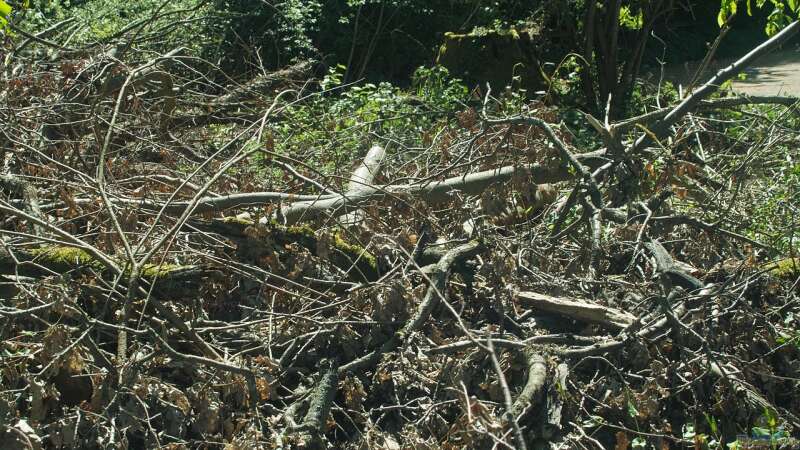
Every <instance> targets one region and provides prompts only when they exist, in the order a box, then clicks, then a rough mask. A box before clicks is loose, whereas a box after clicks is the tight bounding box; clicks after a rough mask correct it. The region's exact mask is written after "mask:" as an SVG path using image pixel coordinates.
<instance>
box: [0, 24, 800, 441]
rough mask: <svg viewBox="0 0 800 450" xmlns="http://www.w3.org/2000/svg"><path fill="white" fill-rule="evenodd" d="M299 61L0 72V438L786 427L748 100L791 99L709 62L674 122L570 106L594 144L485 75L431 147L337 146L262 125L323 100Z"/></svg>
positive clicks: (99, 63) (786, 315) (791, 317)
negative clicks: (482, 94) (764, 91)
mask: <svg viewBox="0 0 800 450" xmlns="http://www.w3.org/2000/svg"><path fill="white" fill-rule="evenodd" d="M797 26H798V24H792V25H791V26H789V27H787V28H786V30H785V31H784V32H783V33H784V34H781V35H779V36H778V37H776V38H774V39H773V40H771V41H769V42H768V43H767V44H765V47H764V48H761V49H759V50H757V52H763V51H764V49H768V48H770V47H771V46H774V45H776V44H777V43H778V42H780V41H781V40H782V39H784V38H786V37H787V36H789V35H790V34H791V33H793V32H794V31H795V29H796V28H797ZM756 56H757V55H756ZM752 57H753V56H752V55H749V56H746V57H745V58H743V59H742V60H741V61H740V62H739V63H737V64H735V65H733V66H731V67H730V68H729V69H727V71H725V72H724V73H723V72H721V74H720V75H719V76H718V78H726V77H727V78H730V77H731V76H734V75H735V74H736V72H737V71H740V70H742V69H743V67H744V66H745V65H746V64H747V63H748V62H749V61H750V60H751V59H752ZM313 66H314V65H313V64H310V63H303V64H298V65H295V66H292V67H290V68H288V69H286V70H284V71H281V72H278V73H274V74H267V75H265V76H264V77H263V79H260V80H258V81H257V82H251V83H245V84H238V85H231V86H228V87H226V88H221V87H220V86H219V84H218V83H217V82H216V81H213V80H212V79H211V78H210V77H209V76H208V75H207V74H208V73H209V71H211V70H213V65H211V64H210V63H207V62H204V61H202V60H198V59H196V58H193V57H187V56H182V50H181V49H176V50H174V51H171V52H168V53H166V54H164V55H158V56H155V57H152V56H151V57H149V58H147V57H145V56H144V55H137V54H136V53H135V52H132V53H129V54H127V55H125V57H122V56H120V55H117V54H115V53H114V52H113V51H107V52H104V51H99V50H97V49H94V51H91V52H88V51H87V52H85V53H81V54H71V53H65V54H64V55H61V56H59V57H56V58H55V59H52V60H47V61H35V63H32V64H28V65H21V66H18V67H17V68H15V69H13V70H10V71H7V73H6V74H5V75H4V76H5V77H6V80H4V81H5V84H4V85H3V86H4V87H3V88H2V92H0V97H2V99H3V101H4V106H3V107H2V110H0V115H1V116H2V117H3V123H4V126H3V128H2V134H0V140H1V141H0V149H2V152H3V156H4V174H3V177H2V179H1V180H0V189H2V193H3V198H2V200H0V212H2V219H3V226H2V230H0V235H1V236H2V244H3V247H2V252H0V274H2V275H1V276H2V285H1V286H2V295H1V296H2V301H0V333H2V339H3V343H2V354H3V357H2V361H1V362H0V365H2V368H3V371H2V386H3V388H2V391H0V417H2V422H0V424H2V429H0V433H3V434H2V438H1V439H2V441H3V442H11V443H13V445H15V446H16V447H10V448H162V447H163V448H200V447H207V448H222V447H223V446H226V447H225V448H274V447H278V446H281V447H284V448H286V447H308V448H322V447H324V446H326V445H328V444H330V445H333V446H335V447H339V448H367V447H370V446H377V447H382V448H401V447H414V448H456V447H458V448H492V447H496V448H503V447H505V448H532V447H534V446H540V445H543V444H548V445H551V446H553V447H559V448H575V447H580V448H591V447H595V448H607V447H610V446H613V445H616V446H617V447H618V448H626V447H627V445H628V443H630V442H632V441H634V440H640V441H647V442H650V443H651V444H652V445H654V446H655V447H656V448H672V447H679V446H683V445H687V446H695V445H701V444H707V441H708V440H709V439H716V440H717V441H718V442H719V441H721V440H724V441H725V442H731V441H733V440H734V439H736V436H737V434H740V433H742V430H745V431H747V430H749V429H751V428H753V427H760V428H763V427H764V426H768V427H771V433H773V434H776V433H785V434H787V435H788V434H790V433H796V432H797V431H796V430H797V429H798V427H800V419H798V415H799V414H800V397H798V396H797V394H796V392H797V391H798V389H797V383H798V377H800V365H798V356H800V346H798V338H800V334H797V319H796V317H800V316H799V315H800V304H798V302H797V296H796V295H797V280H796V278H797V274H798V272H800V271H798V270H797V269H796V268H795V267H794V265H795V263H796V262H797V261H796V259H792V258H789V259H786V260H784V261H782V262H780V263H778V264H773V265H770V264H768V263H766V262H765V261H766V260H767V259H769V257H774V256H776V255H778V254H780V250H781V248H780V245H782V244H781V242H783V241H782V239H784V238H785V237H786V236H791V233H793V229H792V228H791V227H786V228H779V226H780V225H779V224H780V223H782V222H781V221H780V220H778V218H777V217H776V218H775V222H774V224H773V225H774V226H775V228H773V229H772V231H773V232H774V233H773V234H774V235H779V236H778V238H776V239H766V238H769V237H770V235H769V233H761V234H759V233H754V232H753V229H754V228H753V222H752V221H753V219H754V211H755V210H756V208H757V207H758V204H757V203H756V201H757V200H758V199H759V198H760V197H759V192H758V189H756V188H754V186H757V184H758V183H759V182H763V180H764V179H766V177H767V176H769V175H770V174H774V173H775V172H770V170H774V167H772V168H771V166H770V165H769V164H770V151H769V150H771V149H779V148H784V149H785V147H786V145H787V142H788V143H791V142H794V143H796V142H797V133H796V130H795V129H792V128H791V127H785V126H784V124H785V123H786V121H793V120H796V119H795V118H793V117H791V116H789V115H782V116H779V117H778V118H775V114H774V112H771V113H770V114H771V115H772V117H769V116H762V115H759V113H758V112H749V110H747V109H746V108H747V107H748V105H751V104H753V103H773V104H776V105H779V106H778V107H779V108H782V109H781V111H786V112H791V113H793V112H795V108H796V105H795V103H794V102H789V101H788V100H787V99H785V98H780V99H768V98H759V99H747V98H737V99H730V98H720V99H708V98H707V97H708V96H709V95H710V94H711V93H712V91H713V90H714V89H713V87H714V85H715V83H716V81H715V80H712V82H711V83H709V84H706V85H705V86H703V87H702V88H701V89H699V90H697V91H695V92H694V93H691V94H689V95H688V96H687V97H685V98H684V99H683V101H682V102H680V103H679V104H678V105H677V106H675V107H672V108H670V109H668V110H659V111H655V112H653V113H650V114H645V115H642V116H638V117H635V118H632V119H629V120H624V121H620V122H618V123H608V122H606V123H605V124H602V123H600V121H599V120H597V119H594V118H591V117H590V118H589V119H588V120H589V122H590V123H591V124H593V126H594V128H595V130H596V131H597V134H598V137H596V138H595V139H594V141H592V140H588V142H597V143H602V144H600V145H595V146H594V147H591V146H590V144H587V140H586V139H576V137H575V136H573V135H572V133H571V132H570V130H568V129H567V128H566V127H565V126H563V125H559V124H558V122H559V119H558V115H557V111H556V110H554V109H552V108H551V107H548V106H546V105H544V104H542V103H538V102H530V103H527V104H526V105H524V107H521V108H518V109H517V110H515V111H513V112H511V113H508V110H507V108H506V109H504V106H503V105H502V104H501V102H500V101H499V100H497V99H494V98H492V97H491V96H490V95H487V96H486V98H485V101H484V102H483V104H482V105H471V106H470V105H464V107H463V108H462V110H461V111H460V112H458V113H457V114H455V115H454V117H452V118H448V119H443V121H442V122H437V123H436V124H433V125H431V127H433V129H436V133H435V135H429V136H426V137H425V138H424V139H422V140H421V142H423V143H424V145H422V146H415V145H409V144H408V143H406V142H402V141H399V140H397V139H393V138H391V137H390V136H386V135H382V134H381V133H380V132H379V131H380V129H377V131H376V129H373V130H372V131H373V132H372V133H366V132H365V133H363V135H362V138H363V139H364V142H363V143H362V144H363V145H362V146H361V147H362V148H363V149H364V150H366V149H368V148H369V149H370V150H369V151H368V152H366V157H364V158H363V159H362V158H357V160H356V161H355V165H354V166H345V165H341V164H338V163H332V164H331V162H332V161H333V158H332V157H329V156H328V154H327V153H326V152H330V151H332V150H331V148H327V149H323V150H320V151H317V150H316V149H314V148H310V147H309V148H305V149H300V150H297V149H296V148H295V150H297V151H296V152H295V153H291V154H289V153H288V152H287V151H285V150H286V147H281V144H280V142H276V141H277V139H278V138H279V137H280V136H281V135H280V134H279V133H278V129H279V127H281V126H285V125H286V121H287V120H290V118H291V117H295V116H293V114H296V113H297V111H296V109H293V108H297V107H299V106H298V105H300V106H302V105H304V104H305V103H307V102H312V101H317V100H318V99H324V98H326V96H329V95H331V93H330V92H328V91H326V90H324V89H320V88H319V85H318V84H317V83H315V82H307V80H308V79H309V78H310V77H311V76H312V74H311V72H312V71H313ZM216 79H219V78H216ZM296 80H300V81H299V82H298V81H296ZM717 81H718V80H717ZM730 108H742V109H738V110H734V111H736V114H737V115H731V116H725V114H732V113H730V112H729V109H730ZM756 111H757V110H756ZM701 112H703V113H705V114H708V115H707V116H701V115H700V114H701ZM420 113H421V114H434V112H432V111H420ZM687 115H691V117H690V118H691V120H688V118H689V117H688V116H687ZM724 117H747V119H746V120H747V122H744V121H743V119H724V120H723V119H721V118H724ZM319 120H320V121H321V122H325V123H328V122H330V123H332V124H336V123H337V121H341V120H343V119H342V118H341V117H336V116H335V115H332V116H331V117H323V118H320V119H319ZM379 120H382V119H379ZM387 120H388V119H387ZM733 120H741V123H739V126H741V127H743V128H745V131H744V132H742V133H739V134H738V135H737V136H736V137H735V138H731V136H729V135H726V134H725V131H726V128H724V127H725V126H727V125H726V123H725V122H729V121H733ZM791 123H796V122H791ZM290 125H291V124H290ZM332 126H333V125H332ZM289 128H291V127H289ZM284 130H286V128H284ZM338 130H340V131H341V128H338ZM295 131H297V132H298V133H299V132H300V131H299V130H290V135H291V136H294V134H291V133H294V132H295ZM426 132H427V130H426ZM285 136H287V135H284V137H285ZM287 139H288V138H287ZM325 139H327V140H329V141H330V142H332V144H331V145H332V146H335V145H336V143H337V142H338V141H337V139H339V135H337V133H335V132H331V133H330V136H326V138H325ZM590 147H591V148H590ZM784 151H785V150H784ZM793 155H794V156H797V154H796V152H795V153H794V154H793ZM326 158H330V159H328V160H327V162H328V163H329V164H327V165H325V164H323V163H322V162H325V161H326ZM789 203H791V202H789ZM786 208H787V209H786V210H787V211H794V209H792V208H793V206H791V205H787V206H786ZM791 225H792V226H793V222H792V223H791ZM773 237H774V236H773ZM789 240H791V237H789ZM789 247H791V242H790V245H789ZM793 327H794V328H793ZM759 421H766V422H764V423H766V425H764V423H761V422H759ZM712 424H713V425H712ZM699 436H705V437H703V438H702V439H706V441H702V442H701V438H700V437H699ZM781 436H782V435H781ZM782 442H789V441H788V440H784V441H782ZM787 445H791V442H789V444H787Z"/></svg>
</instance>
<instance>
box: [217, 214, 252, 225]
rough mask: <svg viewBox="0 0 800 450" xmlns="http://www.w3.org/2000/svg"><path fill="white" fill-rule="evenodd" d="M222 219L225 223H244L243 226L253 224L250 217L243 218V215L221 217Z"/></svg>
mask: <svg viewBox="0 0 800 450" xmlns="http://www.w3.org/2000/svg"><path fill="white" fill-rule="evenodd" d="M220 221H221V222H223V223H228V224H235V225H243V226H248V225H252V224H253V221H252V220H250V219H243V218H241V217H236V216H231V217H223V218H222V219H220Z"/></svg>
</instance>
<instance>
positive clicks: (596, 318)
mask: <svg viewBox="0 0 800 450" xmlns="http://www.w3.org/2000/svg"><path fill="white" fill-rule="evenodd" d="M517 300H518V301H519V302H520V303H521V304H522V305H523V306H525V307H528V308H534V309H538V310H540V311H544V312H547V313H550V314H558V315H560V316H565V317H569V318H571V319H575V320H580V321H582V322H587V323H594V324H598V325H602V326H604V327H606V328H612V329H622V328H627V327H628V326H630V325H631V324H632V323H634V322H636V317H634V316H633V315H632V314H629V313H627V312H625V311H620V310H618V309H615V308H611V307H608V306H601V305H597V304H593V303H589V302H586V301H583V300H581V301H578V300H575V299H569V298H563V297H551V296H549V295H545V294H540V293H537V292H517Z"/></svg>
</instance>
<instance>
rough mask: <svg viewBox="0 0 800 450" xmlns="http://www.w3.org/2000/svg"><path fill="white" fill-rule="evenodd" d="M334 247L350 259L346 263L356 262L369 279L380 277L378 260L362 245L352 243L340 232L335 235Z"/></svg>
mask: <svg viewBox="0 0 800 450" xmlns="http://www.w3.org/2000/svg"><path fill="white" fill-rule="evenodd" d="M333 247H334V248H335V249H336V250H339V251H340V252H342V253H343V254H344V256H345V257H346V258H347V259H348V261H345V264H349V265H352V264H353V263H355V264H356V269H358V271H359V272H360V273H361V274H362V275H363V276H364V277H365V278H366V279H367V280H375V279H377V278H378V260H377V259H376V258H375V256H373V255H372V254H371V253H369V252H368V251H366V249H364V247H362V246H360V245H355V244H351V243H349V242H347V241H345V240H344V239H342V237H341V236H340V235H338V234H336V235H334V237H333Z"/></svg>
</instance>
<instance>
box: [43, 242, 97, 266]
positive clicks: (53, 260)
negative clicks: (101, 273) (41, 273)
mask: <svg viewBox="0 0 800 450" xmlns="http://www.w3.org/2000/svg"><path fill="white" fill-rule="evenodd" d="M31 255H33V257H34V258H36V259H43V260H45V261H47V262H48V263H49V264H51V265H59V266H66V267H75V266H89V267H93V268H95V269H98V270H102V269H103V264H102V263H100V262H99V261H97V260H95V259H94V257H93V256H92V255H90V254H89V252H87V251H86V250H83V249H80V248H77V247H61V246H49V247H42V248H37V249H34V250H33V251H31Z"/></svg>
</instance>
